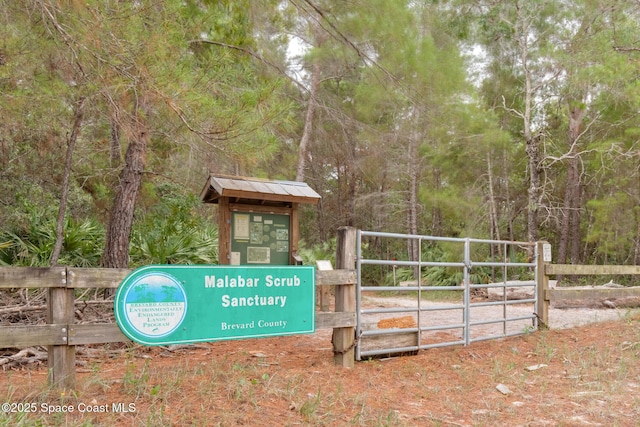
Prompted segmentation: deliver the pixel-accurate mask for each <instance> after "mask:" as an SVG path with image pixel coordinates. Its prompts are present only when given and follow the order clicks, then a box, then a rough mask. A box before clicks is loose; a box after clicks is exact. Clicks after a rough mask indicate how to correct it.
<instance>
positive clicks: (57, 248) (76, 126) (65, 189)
mask: <svg viewBox="0 0 640 427" xmlns="http://www.w3.org/2000/svg"><path fill="white" fill-rule="evenodd" d="M83 117H84V97H81V98H80V99H78V102H77V103H76V113H75V117H74V120H73V129H72V130H71V135H70V136H69V141H68V142H67V157H66V159H65V164H64V174H63V176H62V188H61V190H60V207H59V208H58V219H57V222H56V243H55V245H54V246H53V252H52V254H51V260H50V261H49V265H51V266H52V267H53V266H55V265H57V264H58V259H59V258H60V252H62V244H63V243H64V217H65V212H66V210H67V197H68V196H69V177H70V176H71V163H72V160H73V149H74V147H75V145H76V141H77V140H78V135H80V126H81V125H82V118H83Z"/></svg>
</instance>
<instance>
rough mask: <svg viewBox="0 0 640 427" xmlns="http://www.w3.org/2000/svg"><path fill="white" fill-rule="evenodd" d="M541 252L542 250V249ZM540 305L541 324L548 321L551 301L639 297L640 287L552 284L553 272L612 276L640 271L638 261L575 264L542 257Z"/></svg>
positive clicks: (565, 274)
mask: <svg viewBox="0 0 640 427" xmlns="http://www.w3.org/2000/svg"><path fill="white" fill-rule="evenodd" d="M539 253H542V252H541V251H540V252H539ZM538 271H539V274H538V307H537V309H536V311H537V313H538V316H539V321H540V324H541V326H542V327H547V326H548V325H549V305H550V303H551V302H554V301H555V302H560V301H570V300H577V299H578V300H588V301H598V300H606V301H611V302H614V304H615V300H618V299H622V298H640V287H632V288H604V287H598V288H584V289H579V288H564V289H563V288H553V289H552V288H550V287H549V277H554V276H612V275H640V266H638V265H573V264H550V263H545V262H543V261H542V260H540V261H539V266H538Z"/></svg>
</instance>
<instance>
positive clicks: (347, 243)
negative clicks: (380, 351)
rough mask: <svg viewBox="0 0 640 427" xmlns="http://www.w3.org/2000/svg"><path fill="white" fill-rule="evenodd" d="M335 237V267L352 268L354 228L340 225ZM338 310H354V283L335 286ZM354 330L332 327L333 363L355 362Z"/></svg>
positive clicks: (351, 366)
mask: <svg viewBox="0 0 640 427" xmlns="http://www.w3.org/2000/svg"><path fill="white" fill-rule="evenodd" d="M337 239H338V241H337V248H336V269H338V270H343V269H344V270H353V269H354V268H355V261H356V229H355V228H353V227H340V228H339V229H338V236H337ZM340 311H347V312H355V311H356V287H355V285H353V284H351V285H338V286H336V312H340ZM355 331H356V329H355V328H354V327H348V328H334V330H333V340H332V341H333V361H334V364H336V365H339V366H343V367H346V368H353V366H354V364H355V345H356V342H355Z"/></svg>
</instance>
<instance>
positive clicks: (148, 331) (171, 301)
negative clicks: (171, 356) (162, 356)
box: [116, 271, 187, 339]
mask: <svg viewBox="0 0 640 427" xmlns="http://www.w3.org/2000/svg"><path fill="white" fill-rule="evenodd" d="M122 290H123V291H124V294H123V295H122V297H121V308H122V310H120V311H119V310H116V313H117V314H119V315H120V316H121V317H123V319H120V321H122V320H124V321H125V322H126V324H127V325H128V326H129V327H130V328H131V332H135V333H136V334H137V335H141V336H143V337H146V338H151V339H153V338H161V337H164V336H166V335H169V334H170V333H172V332H173V331H175V330H176V329H177V328H178V327H179V326H180V324H181V323H182V321H183V320H184V318H185V315H186V313H187V296H186V294H185V291H184V288H183V286H182V284H181V283H180V282H179V281H178V280H177V279H176V278H175V277H173V276H171V275H169V274H167V273H163V272H158V271H153V272H148V273H146V274H143V275H140V276H138V277H136V278H135V279H134V280H133V281H132V282H130V284H129V286H127V287H126V288H123V289H122ZM136 338H137V337H136Z"/></svg>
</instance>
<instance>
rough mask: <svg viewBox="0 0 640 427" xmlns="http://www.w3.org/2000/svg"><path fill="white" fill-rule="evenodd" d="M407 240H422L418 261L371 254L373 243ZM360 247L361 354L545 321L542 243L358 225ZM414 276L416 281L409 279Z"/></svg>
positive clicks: (518, 331)
mask: <svg viewBox="0 0 640 427" xmlns="http://www.w3.org/2000/svg"><path fill="white" fill-rule="evenodd" d="M370 243H375V245H370ZM407 244H412V245H414V247H415V246H416V245H417V253H418V254H420V256H419V259H418V260H417V261H402V260H395V259H371V258H365V257H364V255H363V253H364V252H366V253H367V254H368V253H370V252H371V250H368V249H367V250H365V249H366V247H368V246H375V247H376V248H385V247H386V248H392V247H394V246H395V249H398V245H403V246H404V245H407ZM389 252H391V251H389ZM356 254H357V257H356V268H357V276H358V279H357V280H358V282H357V293H356V308H357V329H356V333H357V337H358V340H357V346H356V360H362V358H367V357H371V356H381V355H391V354H396V353H408V352H416V351H419V350H423V349H428V348H434V347H444V346H450V345H468V344H470V343H471V342H474V341H481V340H488V339H494V338H502V337H508V336H515V335H522V334H526V333H529V332H531V331H534V330H537V328H538V319H537V316H536V314H535V307H536V304H537V292H536V284H537V282H538V281H537V278H538V277H537V276H538V274H539V272H538V271H537V270H536V265H537V263H536V260H537V257H538V256H539V255H540V256H541V254H538V253H537V245H536V244H535V243H531V242H512V241H501V240H482V239H471V238H444V237H434V236H419V235H407V234H395V233H380V232H370V231H361V230H358V232H357V238H356ZM379 258H382V257H379ZM415 272H420V274H417V276H416V275H415ZM409 275H410V276H412V279H411V280H401V279H403V278H404V279H406V276H409ZM383 278H384V279H385V280H386V282H384V281H383ZM381 282H382V283H381ZM443 282H444V285H443ZM436 283H437V284H438V285H437V286H436Z"/></svg>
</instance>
